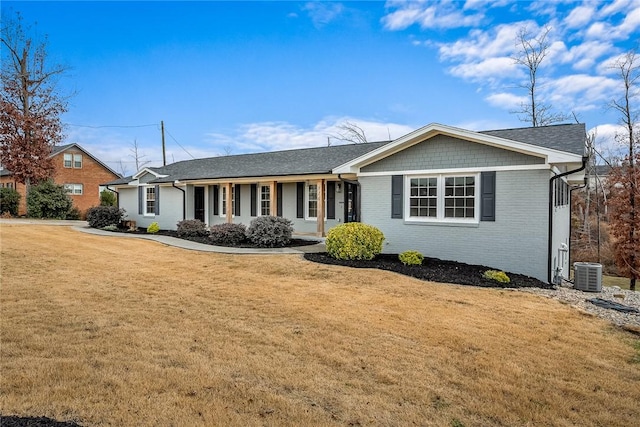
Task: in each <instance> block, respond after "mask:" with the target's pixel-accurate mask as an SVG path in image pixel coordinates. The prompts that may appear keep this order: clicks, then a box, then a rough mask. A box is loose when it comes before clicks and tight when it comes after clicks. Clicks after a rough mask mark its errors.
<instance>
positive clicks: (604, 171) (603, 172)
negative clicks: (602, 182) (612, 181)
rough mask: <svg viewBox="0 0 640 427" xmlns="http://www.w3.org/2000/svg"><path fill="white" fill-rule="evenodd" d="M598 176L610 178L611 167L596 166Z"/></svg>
mask: <svg viewBox="0 0 640 427" xmlns="http://www.w3.org/2000/svg"><path fill="white" fill-rule="evenodd" d="M595 172H596V175H598V176H601V177H604V176H608V175H609V172H611V166H609V165H596V169H595Z"/></svg>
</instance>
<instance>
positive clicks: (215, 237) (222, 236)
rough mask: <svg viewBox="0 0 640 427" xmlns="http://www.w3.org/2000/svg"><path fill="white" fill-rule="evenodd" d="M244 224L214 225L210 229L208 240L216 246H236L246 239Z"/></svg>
mask: <svg viewBox="0 0 640 427" xmlns="http://www.w3.org/2000/svg"><path fill="white" fill-rule="evenodd" d="M246 232H247V227H245V226H244V224H227V223H225V224H216V225H213V226H211V227H210V230H209V238H210V239H211V242H212V243H214V244H217V245H230V246H233V245H238V244H240V243H242V242H244V241H245V240H246V239H247V236H246V234H245V233H246Z"/></svg>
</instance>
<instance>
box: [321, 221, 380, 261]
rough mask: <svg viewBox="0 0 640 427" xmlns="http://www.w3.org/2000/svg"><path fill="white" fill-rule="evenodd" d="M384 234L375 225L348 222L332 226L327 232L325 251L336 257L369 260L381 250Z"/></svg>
mask: <svg viewBox="0 0 640 427" xmlns="http://www.w3.org/2000/svg"><path fill="white" fill-rule="evenodd" d="M383 240H384V234H382V231H380V230H378V229H377V228H376V227H373V226H371V225H367V224H362V223H359V222H349V223H346V224H341V225H338V226H336V227H333V228H332V229H331V230H329V233H328V234H327V240H326V242H325V245H326V247H327V253H328V254H329V255H330V256H332V257H333V258H336V259H343V260H353V259H357V260H370V259H373V258H374V257H375V256H376V255H378V254H379V253H380V252H382V241H383Z"/></svg>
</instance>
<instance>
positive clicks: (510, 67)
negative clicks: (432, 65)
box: [449, 57, 522, 83]
mask: <svg viewBox="0 0 640 427" xmlns="http://www.w3.org/2000/svg"><path fill="white" fill-rule="evenodd" d="M449 72H450V73H451V74H452V75H454V76H457V77H462V78H463V79H465V80H469V81H487V82H490V83H492V82H495V81H497V80H500V79H504V78H508V77H515V76H520V75H522V73H521V71H520V70H519V68H518V66H517V65H516V64H515V63H514V61H513V59H511V58H504V57H503V58H488V59H486V60H484V61H479V62H473V63H463V64H459V65H455V66H453V67H451V68H450V69H449Z"/></svg>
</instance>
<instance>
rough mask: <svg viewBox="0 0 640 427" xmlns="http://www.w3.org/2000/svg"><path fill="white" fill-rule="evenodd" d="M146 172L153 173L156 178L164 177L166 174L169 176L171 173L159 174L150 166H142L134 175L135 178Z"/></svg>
mask: <svg viewBox="0 0 640 427" xmlns="http://www.w3.org/2000/svg"><path fill="white" fill-rule="evenodd" d="M146 173H150V174H151V175H153V176H155V177H156V178H164V177H166V176H169V175H161V174H159V173H157V172H154V171H152V170H151V169H149V168H142V169H140V170H139V171H138V172H137V173H136V174H135V175H133V179H138V178H140V177H141V176H142V175H144V174H146Z"/></svg>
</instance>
